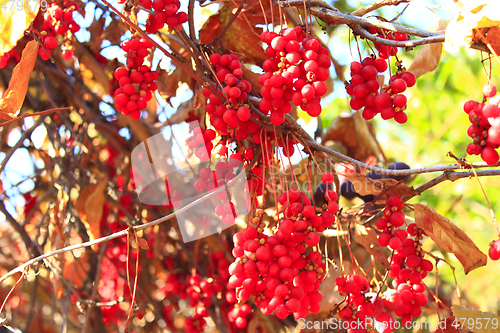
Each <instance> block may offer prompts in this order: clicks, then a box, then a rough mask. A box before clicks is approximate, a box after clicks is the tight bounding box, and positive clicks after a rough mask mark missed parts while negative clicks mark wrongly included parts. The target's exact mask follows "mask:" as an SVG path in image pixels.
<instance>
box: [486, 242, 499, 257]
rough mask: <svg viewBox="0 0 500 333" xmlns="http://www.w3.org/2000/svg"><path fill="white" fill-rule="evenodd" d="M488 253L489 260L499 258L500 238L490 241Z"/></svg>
mask: <svg viewBox="0 0 500 333" xmlns="http://www.w3.org/2000/svg"><path fill="white" fill-rule="evenodd" d="M488 255H489V256H490V259H491V260H498V259H500V239H497V240H496V241H494V242H492V243H491V245H490V250H489V251H488Z"/></svg>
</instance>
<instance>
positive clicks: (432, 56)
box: [408, 20, 445, 77]
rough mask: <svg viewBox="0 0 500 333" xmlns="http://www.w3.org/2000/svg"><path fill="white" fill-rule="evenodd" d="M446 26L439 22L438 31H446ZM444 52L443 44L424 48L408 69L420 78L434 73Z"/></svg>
mask: <svg viewBox="0 0 500 333" xmlns="http://www.w3.org/2000/svg"><path fill="white" fill-rule="evenodd" d="M444 29H445V25H444V23H443V21H441V20H439V26H438V31H441V30H444ZM442 52H443V43H432V44H427V45H425V46H424V47H422V48H421V49H420V50H419V51H418V53H417V55H416V56H415V58H413V61H412V62H411V65H410V67H409V68H408V71H409V72H412V73H413V74H415V76H416V77H420V76H422V75H424V74H426V73H429V72H432V71H434V70H435V69H436V68H437V66H438V64H439V61H440V60H441V53H442Z"/></svg>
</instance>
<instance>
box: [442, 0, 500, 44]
mask: <svg viewBox="0 0 500 333" xmlns="http://www.w3.org/2000/svg"><path fill="white" fill-rule="evenodd" d="M499 27H500V2H499V1H497V0H469V1H467V2H464V6H463V7H462V9H461V10H460V13H459V14H458V16H457V17H455V18H454V19H453V20H451V22H450V23H449V24H448V28H447V29H446V39H445V43H444V49H445V50H446V51H448V52H451V53H456V52H458V50H459V48H460V47H470V46H471V45H472V44H490V45H491V47H492V48H493V50H495V52H497V54H498V53H500V28H499ZM483 36H487V37H486V40H484V39H483Z"/></svg>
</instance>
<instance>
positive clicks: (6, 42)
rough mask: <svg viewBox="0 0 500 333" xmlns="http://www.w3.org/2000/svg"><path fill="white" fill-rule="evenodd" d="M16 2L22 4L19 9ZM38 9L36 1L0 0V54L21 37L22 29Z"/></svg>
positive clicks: (25, 27) (10, 47)
mask: <svg viewBox="0 0 500 333" xmlns="http://www.w3.org/2000/svg"><path fill="white" fill-rule="evenodd" d="M17 2H20V3H22V4H23V7H22V9H21V10H19V9H17V6H18V3H17ZM39 9H40V6H39V4H38V2H37V1H29V0H19V1H9V2H7V0H1V1H0V27H2V33H1V34H0V55H3V54H4V53H6V52H9V51H10V50H12V49H13V48H14V46H16V44H17V41H18V40H20V39H21V38H23V36H24V31H25V30H26V29H28V28H29V26H30V24H31V23H32V22H33V20H34V19H35V17H36V15H37V13H38V10H39ZM37 51H38V50H37Z"/></svg>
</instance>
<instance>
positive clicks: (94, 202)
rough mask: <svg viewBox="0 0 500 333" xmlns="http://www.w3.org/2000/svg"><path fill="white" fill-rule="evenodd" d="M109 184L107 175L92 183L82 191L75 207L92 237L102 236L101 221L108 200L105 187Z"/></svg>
mask: <svg viewBox="0 0 500 333" xmlns="http://www.w3.org/2000/svg"><path fill="white" fill-rule="evenodd" d="M107 185H108V179H107V178H106V177H105V178H103V179H101V180H100V181H99V182H97V184H93V185H90V186H89V187H87V188H85V189H84V190H82V191H81V192H80V196H79V197H78V199H77V200H76V203H75V207H76V209H77V210H78V212H79V213H80V218H81V219H82V221H83V223H84V224H86V227H87V230H88V231H89V233H90V235H89V236H90V238H91V239H97V238H99V237H101V232H100V221H101V217H102V212H103V209H104V203H105V202H106V193H105V189H106V186H107Z"/></svg>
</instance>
